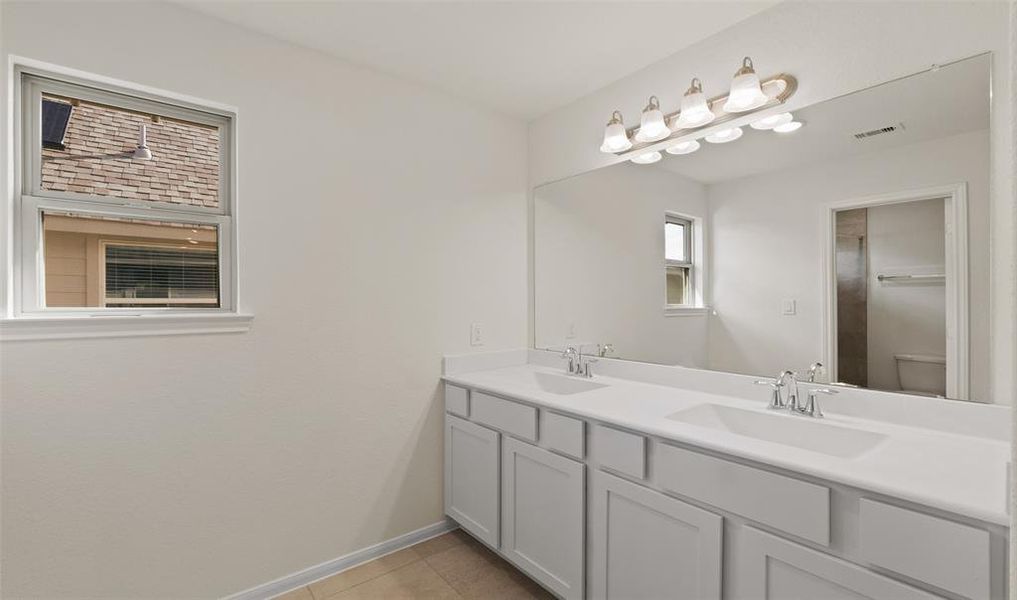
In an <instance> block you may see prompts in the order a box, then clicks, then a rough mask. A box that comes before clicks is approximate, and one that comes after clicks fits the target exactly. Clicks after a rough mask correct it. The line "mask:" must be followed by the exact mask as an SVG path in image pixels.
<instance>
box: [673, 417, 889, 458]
mask: <svg viewBox="0 0 1017 600" xmlns="http://www.w3.org/2000/svg"><path fill="white" fill-rule="evenodd" d="M667 418H668V419H671V420H672V421H681V422H682V423H688V424H689V425H696V426H698V427H707V428H710V429H718V430H720V431H726V432H729V433H734V434H737V435H742V436H745V437H751V438H755V439H757V440H763V441H767V442H774V443H777V444H784V445H785V446H794V447H796V448H802V449H804V450H810V451H812V452H819V453H822V454H827V455H830V456H837V457H840V458H857V457H859V456H861V455H863V454H865V453H866V452H868V451H870V450H872V449H873V448H875V447H876V446H878V445H879V443H880V442H882V441H883V440H885V439H886V436H885V435H883V434H881V433H874V432H871V431H864V430H861V429H851V428H849V427H841V426H838V425H828V424H825V423H823V422H822V421H817V420H815V419H811V418H808V417H799V416H797V415H791V414H787V413H783V412H772V413H764V412H756V411H751V410H745V409H741V408H734V407H731V406H724V405H722V404H700V405H698V406H694V407H692V408H687V409H685V410H681V411H678V412H676V413H674V414H671V415H668V416H667Z"/></svg>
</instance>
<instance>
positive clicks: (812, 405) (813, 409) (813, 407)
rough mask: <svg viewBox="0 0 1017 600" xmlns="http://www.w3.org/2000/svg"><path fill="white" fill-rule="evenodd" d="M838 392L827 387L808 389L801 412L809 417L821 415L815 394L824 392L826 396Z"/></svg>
mask: <svg viewBox="0 0 1017 600" xmlns="http://www.w3.org/2000/svg"><path fill="white" fill-rule="evenodd" d="M838 393H840V392H838V391H837V390H831V389H829V388H816V389H814V390H809V401H808V402H807V403H806V404H805V408H804V409H802V412H803V413H804V414H806V415H808V416H810V417H816V418H820V417H822V416H823V411H821V410H819V402H818V401H817V400H816V396H818V395H819V394H826V395H828V396H832V395H834V394H838Z"/></svg>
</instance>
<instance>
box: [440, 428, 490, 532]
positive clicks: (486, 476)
mask: <svg viewBox="0 0 1017 600" xmlns="http://www.w3.org/2000/svg"><path fill="white" fill-rule="evenodd" d="M498 438H499V435H498V432H496V431H492V430H490V429H487V428H485V427H481V426H480V425H475V424H473V423H470V422H469V421H464V420H462V419H460V418H459V417H454V416H452V415H445V514H446V515H448V516H449V517H451V518H452V519H454V520H455V521H456V522H457V523H459V525H461V526H462V527H463V529H465V530H467V531H469V532H470V533H472V534H473V535H474V536H476V537H477V538H478V539H480V540H482V541H484V542H486V543H488V544H489V545H491V546H492V547H495V548H497V547H498V469H499V466H500V465H499V462H498Z"/></svg>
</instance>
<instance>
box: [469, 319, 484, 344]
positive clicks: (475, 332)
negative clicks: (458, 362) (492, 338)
mask: <svg viewBox="0 0 1017 600" xmlns="http://www.w3.org/2000/svg"><path fill="white" fill-rule="evenodd" d="M470 345H471V346H483V345H484V328H483V327H482V326H481V325H480V323H470Z"/></svg>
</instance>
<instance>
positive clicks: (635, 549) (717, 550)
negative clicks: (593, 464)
mask: <svg viewBox="0 0 1017 600" xmlns="http://www.w3.org/2000/svg"><path fill="white" fill-rule="evenodd" d="M590 483H591V486H590V508H591V512H590V546H589V551H590V572H591V575H592V576H591V579H590V585H591V592H592V593H591V596H592V597H593V598H604V599H616V600H622V599H624V600H635V599H638V598H645V599H647V600H657V599H660V598H673V599H677V600H682V599H688V600H720V597H721V577H722V575H721V570H722V569H721V565H722V560H723V557H722V544H723V518H722V517H720V516H719V515H715V514H713V513H711V512H708V511H705V510H702V509H700V508H697V507H695V506H692V505H690V504H686V503H684V502H682V501H680V500H676V499H674V498H671V497H669V496H665V495H664V494H661V493H659V492H655V491H652V490H650V489H647V488H645V487H642V486H639V485H635V484H633V483H630V482H628V481H625V480H623V479H621V478H618V477H615V476H613V475H608V474H606V473H602V472H594V473H592V474H591V476H590Z"/></svg>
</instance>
